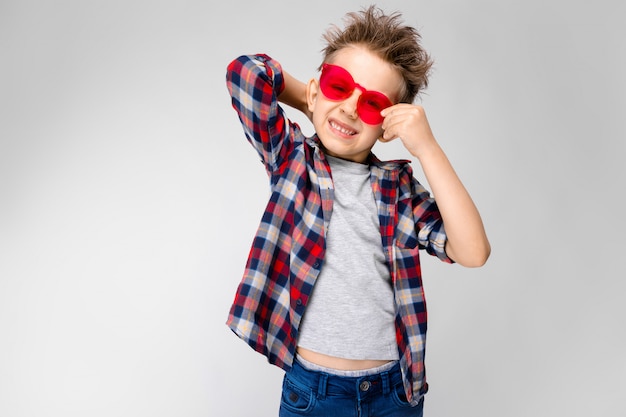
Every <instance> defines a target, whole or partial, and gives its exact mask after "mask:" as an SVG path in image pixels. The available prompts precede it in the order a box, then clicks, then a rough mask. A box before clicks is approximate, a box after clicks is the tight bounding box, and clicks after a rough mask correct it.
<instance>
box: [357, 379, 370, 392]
mask: <svg viewBox="0 0 626 417" xmlns="http://www.w3.org/2000/svg"><path fill="white" fill-rule="evenodd" d="M370 385H371V384H370V382H369V381H363V382H361V384H359V389H360V390H361V391H367V390H368V389H370Z"/></svg>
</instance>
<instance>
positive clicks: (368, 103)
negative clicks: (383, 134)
mask: <svg viewBox="0 0 626 417" xmlns="http://www.w3.org/2000/svg"><path fill="white" fill-rule="evenodd" d="M356 88H358V89H359V90H361V92H362V94H361V95H360V96H359V101H358V102H357V105H356V112H357V114H358V115H359V117H360V118H361V120H363V122H365V123H367V124H369V125H378V124H381V123H382V122H383V120H384V117H382V116H381V115H380V112H381V111H382V110H383V109H386V108H387V107H391V106H392V105H393V103H392V102H391V100H389V99H388V98H387V96H385V95H384V94H383V93H380V92H378V91H371V90H367V89H366V88H365V87H363V86H361V85H359V84H357V83H355V82H354V79H353V78H352V76H351V75H350V73H349V72H348V71H347V70H346V69H344V68H342V67H340V66H337V65H332V64H323V65H322V74H321V76H320V89H321V90H322V94H324V96H326V98H327V99H329V100H333V101H339V100H345V99H347V98H349V97H350V96H351V95H352V93H353V92H354V90H355V89H356Z"/></svg>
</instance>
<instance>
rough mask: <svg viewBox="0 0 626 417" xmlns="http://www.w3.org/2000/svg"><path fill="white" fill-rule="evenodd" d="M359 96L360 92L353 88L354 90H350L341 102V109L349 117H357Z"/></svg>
mask: <svg viewBox="0 0 626 417" xmlns="http://www.w3.org/2000/svg"><path fill="white" fill-rule="evenodd" d="M360 96H361V92H360V91H359V90H357V89H355V90H354V92H352V95H351V96H350V97H348V98H347V99H345V100H344V101H343V102H342V103H341V107H340V109H341V111H342V112H344V113H345V114H346V115H348V116H349V117H350V118H351V119H356V118H357V117H358V114H357V105H358V103H359V97H360Z"/></svg>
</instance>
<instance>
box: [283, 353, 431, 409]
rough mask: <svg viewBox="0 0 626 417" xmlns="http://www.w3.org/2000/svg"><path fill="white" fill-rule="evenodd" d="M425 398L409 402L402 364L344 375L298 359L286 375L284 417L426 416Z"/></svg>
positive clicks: (284, 383)
mask: <svg viewBox="0 0 626 417" xmlns="http://www.w3.org/2000/svg"><path fill="white" fill-rule="evenodd" d="M423 409H424V399H423V398H422V400H421V401H420V402H419V404H418V405H417V406H415V407H412V406H411V405H410V404H409V403H408V402H407V401H406V396H405V394H404V387H403V386H402V375H401V371H400V365H399V364H398V363H397V362H396V363H395V364H393V367H391V368H390V369H388V370H383V371H382V372H379V373H375V374H371V375H365V376H340V375H333V374H329V373H326V372H322V371H318V370H311V369H307V368H305V367H304V366H303V365H302V364H301V363H300V362H299V360H298V359H296V360H295V361H294V363H293V367H292V368H291V370H290V371H289V372H287V373H286V374H285V377H284V379H283V391H282V397H281V401H280V413H279V416H280V417H294V416H311V417H317V416H320V417H322V416H323V417H333V416H334V417H344V416H345V417H348V416H349V417H383V416H385V417H422V413H423Z"/></svg>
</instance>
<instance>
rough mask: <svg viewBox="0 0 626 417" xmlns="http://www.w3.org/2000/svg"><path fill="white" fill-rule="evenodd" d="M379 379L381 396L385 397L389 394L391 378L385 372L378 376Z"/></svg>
mask: <svg viewBox="0 0 626 417" xmlns="http://www.w3.org/2000/svg"><path fill="white" fill-rule="evenodd" d="M380 379H381V380H382V382H383V395H387V394H389V393H390V392H391V378H390V377H389V372H388V371H385V372H383V373H381V374H380Z"/></svg>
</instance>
